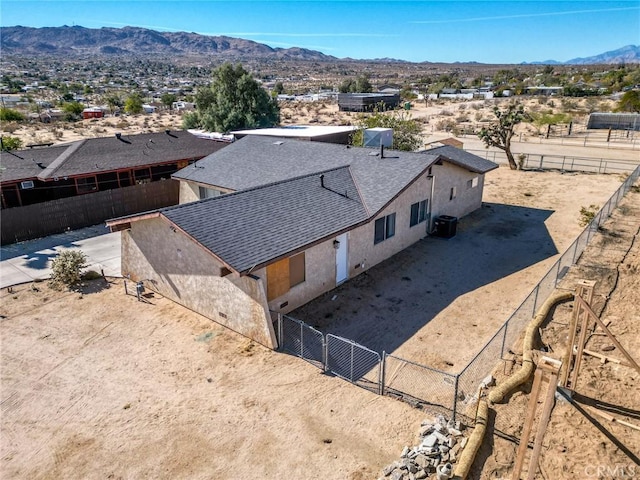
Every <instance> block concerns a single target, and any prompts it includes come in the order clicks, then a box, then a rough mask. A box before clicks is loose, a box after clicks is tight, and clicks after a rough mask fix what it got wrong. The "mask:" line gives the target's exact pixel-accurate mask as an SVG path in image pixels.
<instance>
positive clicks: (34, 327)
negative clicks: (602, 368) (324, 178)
mask: <svg viewBox="0 0 640 480" xmlns="http://www.w3.org/2000/svg"><path fill="white" fill-rule="evenodd" d="M84 291H85V293H83V294H79V293H68V292H64V293H61V292H56V291H52V290H50V289H49V288H48V287H47V285H46V283H38V284H33V285H31V284H29V285H22V286H19V287H16V288H14V289H13V293H9V292H7V291H6V290H4V291H3V292H2V296H1V304H2V306H1V307H0V312H1V315H2V317H1V321H0V322H1V323H0V333H1V336H2V357H1V361H2V377H1V381H2V389H1V390H2V396H1V407H2V417H1V420H0V422H1V423H0V429H1V432H2V434H1V442H0V458H1V459H2V460H1V462H0V477H1V478H3V479H18V478H30V479H46V478H50V479H60V478H65V479H92V478H102V479H104V478H112V479H118V478H167V479H176V478H219V479H247V478H260V479H279V478H301V479H302V478H304V479H336V480H338V479H340V480H342V479H353V480H355V479H368V478H374V477H376V476H377V474H378V473H379V471H380V469H381V468H382V467H383V466H385V464H387V463H389V462H391V461H393V460H395V459H396V458H397V455H398V454H399V452H400V451H401V450H402V448H403V446H404V445H407V444H411V442H413V441H415V437H416V435H417V427H418V426H419V424H420V422H421V420H422V419H424V414H423V413H421V412H420V411H417V410H414V409H412V408H411V407H410V406H409V405H407V404H404V403H401V402H398V401H396V400H393V399H391V398H386V397H380V396H378V395H375V394H372V393H369V392H368V391H365V390H363V389H360V388H357V387H354V386H352V385H350V384H348V383H346V382H344V381H343V380H340V379H338V378H335V377H330V376H325V375H323V374H322V373H321V372H320V371H319V370H318V369H317V368H315V367H313V366H311V365H309V364H307V363H306V362H304V361H302V360H299V359H297V358H294V357H291V356H288V355H284V354H280V353H276V352H273V351H270V350H267V349H265V348H263V347H261V346H258V345H255V344H253V343H251V342H249V341H247V340H246V339H245V338H243V337H240V336H238V335H236V334H234V333H232V332H229V331H227V330H225V329H224V328H222V327H220V326H218V325H216V324H215V323H212V322H211V321H210V320H208V319H206V318H204V317H201V316H199V315H197V314H195V313H193V312H191V311H188V310H185V309H184V308H182V307H179V306H178V305H176V304H174V303H172V302H170V301H168V300H166V299H163V298H150V299H149V303H139V302H138V301H137V300H136V298H135V297H133V296H125V293H124V289H123V285H122V281H120V280H111V281H110V283H109V284H105V282H104V281H102V280H96V281H94V282H93V283H90V284H88V285H87V287H86V288H85V289H84Z"/></svg>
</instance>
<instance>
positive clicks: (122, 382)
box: [0, 167, 632, 479]
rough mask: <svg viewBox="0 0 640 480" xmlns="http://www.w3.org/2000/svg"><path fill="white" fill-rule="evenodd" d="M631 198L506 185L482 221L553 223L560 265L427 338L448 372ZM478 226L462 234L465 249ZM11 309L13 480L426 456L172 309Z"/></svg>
mask: <svg viewBox="0 0 640 480" xmlns="http://www.w3.org/2000/svg"><path fill="white" fill-rule="evenodd" d="M534 179H535V180H534ZM619 182H620V178H619V177H618V176H616V175H613V176H601V175H577V174H576V175H573V174H571V175H568V174H565V175H562V174H560V173H558V172H555V173H554V172H512V171H510V170H509V169H507V168H505V167H502V168H500V169H498V170H497V171H495V172H493V175H492V176H489V179H488V184H487V190H486V192H487V198H486V199H487V202H489V203H490V204H492V205H495V207H491V208H488V209H483V210H481V211H480V213H479V214H480V215H481V216H482V215H487V214H488V212H491V211H492V209H494V208H498V206H499V205H501V204H504V205H505V206H504V207H500V208H511V207H508V206H509V205H512V206H513V205H518V204H520V205H521V207H519V208H524V209H528V208H534V209H541V210H543V211H544V212H546V213H545V214H544V215H543V216H542V217H541V218H540V219H539V220H541V219H542V218H545V221H544V225H545V226H544V229H546V230H548V232H549V241H550V242H551V243H549V244H548V245H545V246H543V250H545V251H546V252H547V253H546V254H545V256H546V257H547V258H545V259H543V260H541V261H540V262H536V263H534V264H533V265H529V266H527V268H525V269H523V270H522V271H518V272H514V273H513V275H515V276H512V277H511V278H506V279H499V278H496V279H494V281H492V282H487V284H486V285H484V286H482V289H481V290H482V292H483V296H484V295H487V296H488V297H487V298H488V299H492V301H488V300H487V301H484V300H483V301H482V304H479V303H478V302H476V303H475V304H474V307H473V308H474V314H473V317H470V316H469V315H466V314H465V315H459V316H458V315H456V314H454V313H452V312H458V313H460V312H463V311H465V308H466V309H467V311H466V313H468V305H469V303H470V300H469V299H467V298H465V296H464V295H463V296H462V297H461V298H459V299H456V300H455V301H453V302H452V304H451V306H450V307H447V308H446V309H444V310H443V311H441V312H440V313H439V314H438V316H436V317H435V318H434V319H433V320H431V321H430V322H428V323H427V324H426V326H425V327H424V328H426V329H428V334H429V335H433V336H434V338H436V337H437V338H438V339H439V341H440V340H441V339H442V341H445V342H448V343H447V345H448V347H447V348H448V349H449V350H447V351H446V353H444V352H445V351H444V350H441V352H440V353H439V357H441V358H440V360H441V361H444V362H446V361H451V363H454V365H455V366H458V365H460V362H462V361H463V360H464V359H465V358H466V356H467V355H468V354H469V352H471V351H472V350H474V349H476V348H478V347H479V346H480V345H481V343H483V342H481V338H482V335H487V334H489V333H490V332H491V331H492V330H494V329H495V327H494V326H493V324H491V323H487V325H484V324H483V322H480V321H478V322H477V325H478V326H477V327H473V328H472V329H471V331H469V329H466V330H465V328H464V326H465V325H466V326H467V327H468V324H469V323H470V322H472V321H474V319H476V320H477V319H481V318H487V319H489V320H490V321H491V322H494V321H495V322H496V323H495V325H497V324H499V323H501V322H502V321H503V320H504V318H505V317H506V315H507V314H508V312H509V311H510V309H511V308H512V306H513V302H514V301H515V299H516V297H517V296H518V294H520V293H522V294H524V293H525V292H526V291H527V289H528V286H529V285H530V284H533V283H535V282H536V281H537V278H538V276H539V275H540V274H541V273H542V272H543V271H544V270H545V268H546V265H547V264H548V263H549V262H552V261H553V255H552V254H551V253H552V252H553V253H554V254H555V251H556V250H558V251H562V250H563V249H564V248H565V247H566V245H567V244H568V243H570V242H571V240H572V238H573V237H574V236H575V235H576V232H578V231H579V230H580V226H579V223H578V222H579V206H580V205H582V204H583V202H587V203H590V202H592V201H596V200H594V196H595V198H596V199H597V201H598V202H600V201H604V200H605V199H606V198H608V196H609V195H610V193H611V192H612V191H613V190H615V188H616V187H617V185H618V184H619ZM554 185H555V186H554ZM580 191H584V193H582V194H578V193H577V192H580ZM525 193H530V194H531V195H525ZM554 217H555V218H554ZM471 223H473V222H470V224H471ZM471 226H472V225H471ZM471 226H465V225H464V222H463V223H461V225H460V227H461V230H460V234H459V238H463V237H464V235H465V234H464V230H465V228H471ZM540 228H542V227H540ZM452 240H453V241H455V238H454V239H452ZM449 242H450V241H449ZM449 242H447V241H446V240H442V241H441V244H447V243H449ZM392 260H393V259H392ZM529 268H530V269H531V270H529ZM471 273H472V272H471ZM411 275H413V273H412V274H411ZM472 276H473V275H469V277H472ZM416 278H417V277H416ZM470 293H473V292H470ZM507 293H508V294H507ZM505 295H506V298H505V299H502V296H505ZM0 298H1V305H2V306H1V307H0V308H1V310H0V314H1V315H2V319H1V323H0V333H1V337H2V352H1V364H2V373H1V375H2V377H1V381H2V399H1V405H2V417H1V420H0V422H1V424H0V426H1V431H2V438H1V445H0V452H1V458H2V466H1V467H0V469H1V470H0V474H1V475H2V477H3V478H104V477H107V478H148V477H154V478H225V479H240V478H243V479H244V478H274V479H275V478H305V479H314V478H318V479H334V478H335V479H345V478H346V479H369V478H376V477H378V476H379V474H380V470H381V468H382V467H384V466H385V465H387V464H388V463H390V462H392V461H393V460H395V459H397V457H398V455H399V453H400V451H401V450H402V448H403V446H404V445H412V444H414V443H415V441H416V435H417V433H418V430H419V426H420V422H421V420H423V419H424V417H425V413H424V412H422V411H420V410H416V409H413V408H411V407H410V406H409V405H407V404H404V403H402V402H398V401H396V400H393V399H391V398H388V397H380V396H377V395H375V394H373V393H370V392H368V391H366V390H363V389H360V388H358V387H355V386H353V385H350V384H348V383H346V382H344V381H343V380H341V379H339V378H336V377H331V376H327V375H324V374H322V373H321V372H320V371H319V370H318V369H317V368H315V367H314V366H312V365H310V364H307V363H306V362H304V361H302V360H300V359H298V358H294V357H291V356H288V355H286V354H282V353H277V352H273V351H269V350H266V349H264V348H262V347H260V346H258V345H255V344H253V343H251V342H249V341H248V340H246V339H245V338H243V337H240V336H238V335H237V334H235V333H233V332H230V331H228V330H225V329H224V328H222V327H220V326H218V325H217V324H215V323H213V322H211V321H210V320H208V319H206V318H204V317H201V316H199V315H197V314H195V313H193V312H191V311H189V310H186V309H184V308H182V307H180V306H178V305H176V304H173V303H172V302H170V301H168V300H166V299H164V298H161V297H158V296H152V297H150V298H149V299H148V303H147V302H138V301H137V300H136V298H135V297H133V296H125V293H124V288H123V284H122V280H118V279H110V280H109V281H108V282H105V281H103V280H96V281H94V282H92V283H89V284H87V285H85V286H84V288H83V290H82V292H57V291H53V290H51V289H50V288H49V287H48V286H47V284H46V282H41V283H35V284H25V285H20V286H17V287H14V288H13V289H12V291H9V290H6V289H5V290H3V292H2V294H1V297H0ZM627 301H632V300H631V299H628V300H627ZM516 303H517V302H516ZM465 305H466V307H465ZM610 308H613V306H612V307H610ZM449 309H451V311H450V312H448V311H449ZM477 309H481V313H478V314H476V310H477ZM447 322H450V324H447ZM456 328H457V329H458V330H455V329H456ZM451 329H454V330H451ZM452 331H455V332H458V333H457V334H456V335H450V332H452ZM425 333H426V330H425ZM438 333H440V335H438ZM416 338H417V336H416ZM406 340H407V341H406V344H407V346H406V347H404V348H406V351H404V350H402V349H403V345H400V346H398V350H399V351H402V352H403V355H411V351H410V349H411V348H413V347H410V346H411V345H414V346H415V345H418V346H419V345H420V343H419V342H418V343H415V339H413V338H412V339H406ZM418 340H420V339H418ZM454 340H455V341H454ZM452 346H453V347H455V349H456V351H457V352H459V355H458V354H454V353H452V352H451V351H450V349H451V348H453V347H452ZM413 352H414V353H415V355H416V356H417V357H418V359H419V360H424V361H434V362H437V361H439V359H438V358H436V357H434V356H428V357H426V358H425V357H420V356H419V355H420V352H421V349H420V348H415V349H414V350H413ZM432 355H433V354H432ZM445 365H446V363H445ZM565 443H566V444H567V445H570V442H568V441H567V442H565ZM596 443H597V442H596ZM508 447H512V444H508ZM495 455H503V454H502V453H500V454H498V453H496V454H495ZM504 455H508V454H507V453H504ZM489 463H490V462H488V461H487V465H489ZM487 468H489V467H487ZM483 475H484V474H483ZM485 478H496V477H485ZM566 478H570V477H566Z"/></svg>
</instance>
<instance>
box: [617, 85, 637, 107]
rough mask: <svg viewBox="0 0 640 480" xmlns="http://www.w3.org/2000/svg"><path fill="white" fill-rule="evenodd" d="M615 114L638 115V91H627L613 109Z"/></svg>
mask: <svg viewBox="0 0 640 480" xmlns="http://www.w3.org/2000/svg"><path fill="white" fill-rule="evenodd" d="M615 111H616V112H638V113H640V90H629V91H628V92H626V93H625V94H624V95H622V97H620V100H619V101H618V105H616V108H615Z"/></svg>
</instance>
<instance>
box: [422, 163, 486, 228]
mask: <svg viewBox="0 0 640 480" xmlns="http://www.w3.org/2000/svg"><path fill="white" fill-rule="evenodd" d="M432 174H433V176H434V202H433V205H432V212H431V213H432V218H435V217H437V216H438V215H450V216H452V217H458V218H462V217H464V216H465V215H468V214H469V213H471V212H473V211H474V210H476V209H478V208H480V206H481V205H482V190H483V188H484V175H482V174H479V173H473V172H470V171H468V170H466V169H464V168H460V167H457V166H455V165H451V164H450V163H444V164H443V165H434V166H433V167H432ZM474 178H477V179H478V184H477V185H476V186H475V187H472V188H468V185H467V182H468V181H469V180H471V181H473V179H474ZM453 187H455V189H456V196H455V198H454V199H453V200H450V196H451V188H453Z"/></svg>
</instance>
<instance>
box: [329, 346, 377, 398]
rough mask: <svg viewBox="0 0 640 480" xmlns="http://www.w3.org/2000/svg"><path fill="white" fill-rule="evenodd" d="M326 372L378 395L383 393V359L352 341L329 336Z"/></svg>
mask: <svg viewBox="0 0 640 480" xmlns="http://www.w3.org/2000/svg"><path fill="white" fill-rule="evenodd" d="M326 348H327V354H326V364H325V368H326V370H328V371H330V372H331V373H333V374H335V375H337V376H339V377H340V378H344V379H345V380H348V381H349V382H351V383H354V384H356V385H358V386H360V387H362V388H366V389H367V390H371V391H373V392H376V393H382V392H381V384H382V382H381V381H380V373H381V357H380V354H379V353H378V352H374V351H373V350H370V349H368V348H367V347H364V346H362V345H360V344H358V343H356V342H354V341H352V340H349V339H346V338H342V337H338V336H336V335H331V334H329V335H327V337H326Z"/></svg>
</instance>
